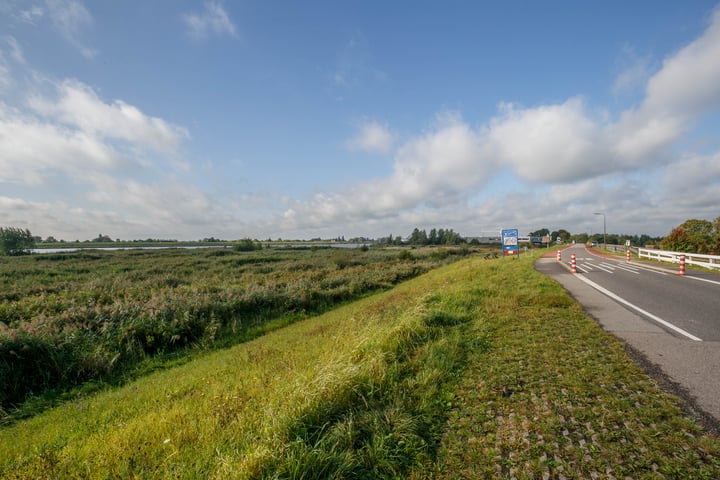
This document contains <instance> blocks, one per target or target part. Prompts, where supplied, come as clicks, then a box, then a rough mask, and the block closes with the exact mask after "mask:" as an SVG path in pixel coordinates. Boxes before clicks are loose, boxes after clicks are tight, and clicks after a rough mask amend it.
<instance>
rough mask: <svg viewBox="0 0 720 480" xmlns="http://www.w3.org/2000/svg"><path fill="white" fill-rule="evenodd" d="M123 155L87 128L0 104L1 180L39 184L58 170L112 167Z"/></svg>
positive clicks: (73, 171) (81, 170)
mask: <svg viewBox="0 0 720 480" xmlns="http://www.w3.org/2000/svg"><path fill="white" fill-rule="evenodd" d="M119 163H121V157H120V155H119V154H118V153H117V152H116V151H115V150H114V149H113V148H112V147H110V146H108V145H105V144H103V143H102V142H101V141H99V140H98V139H97V138H94V137H93V136H92V135H88V134H87V133H85V132H82V131H77V130H71V129H67V128H63V127H61V126H58V125H53V124H50V123H46V122H43V121H41V120H39V119H37V118H35V117H33V116H30V115H26V114H22V113H21V112H19V111H18V110H16V109H12V108H9V107H7V106H6V105H3V104H0V181H1V182H11V183H24V184H30V185H37V184H43V183H45V182H46V181H47V180H48V178H50V177H52V176H54V175H56V174H58V172H65V173H67V172H71V173H72V174H73V175H80V174H81V173H82V172H83V171H84V169H87V168H101V169H106V168H112V167H113V166H116V165H118V164H119Z"/></svg>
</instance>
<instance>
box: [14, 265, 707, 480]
mask: <svg viewBox="0 0 720 480" xmlns="http://www.w3.org/2000/svg"><path fill="white" fill-rule="evenodd" d="M264 253H265V252H263V254H264ZM307 253H308V255H311V254H318V255H320V254H324V255H326V256H327V255H330V254H332V253H333V252H327V251H325V252H307ZM368 253H372V254H373V255H390V257H389V258H390V259H392V258H393V256H395V257H397V256H398V253H397V252H396V251H395V252H392V251H391V252H384V253H377V252H374V253H373V252H368ZM360 254H361V253H360V252H350V253H348V254H347V255H348V257H347V258H345V259H344V260H339V261H340V262H341V263H345V262H346V261H347V262H350V263H353V262H356V261H357V262H359V261H358V260H355V258H356V257H355V255H360ZM413 255H414V256H415V257H419V256H420V254H419V253H416V252H414V253H413ZM438 256H442V255H438ZM325 258H328V261H331V260H330V259H329V257H325ZM338 258H340V257H338ZM390 261H391V262H394V261H396V262H398V263H402V262H400V261H399V260H397V259H395V260H390ZM403 261H404V262H408V264H409V265H411V264H413V262H422V261H421V260H418V259H417V258H416V259H415V260H412V259H407V258H405V260H403ZM308 262H309V261H308ZM181 263H182V262H181ZM309 263H310V262H309ZM359 263H360V262H359ZM381 263H383V264H384V262H381ZM356 266H357V267H358V268H360V265H356ZM266 267H267V265H266ZM189 268H190V269H191V270H192V269H193V266H190V267H189ZM328 268H329V267H328ZM347 268H352V267H350V265H347V264H346V265H345V266H344V267H343V268H342V269H341V270H345V269H347ZM201 270H202V269H201ZM307 271H311V269H308V270H307ZM268 274H269V273H268ZM409 276H411V275H408V277H409ZM355 277H356V276H355V275H353V276H352V278H355ZM395 281H396V282H397V281H399V279H396V280H395ZM175 288H177V286H176V287H175ZM306 315H307V318H304V319H297V321H295V322H294V323H291V324H288V325H287V326H285V327H283V328H278V329H275V330H274V331H271V332H268V333H266V334H265V335H262V336H260V337H258V338H255V339H254V340H250V341H247V342H244V343H241V344H237V345H234V346H228V347H227V348H223V349H216V350H213V351H206V352H202V351H199V352H196V353H195V354H194V355H192V357H191V360H190V361H188V362H185V363H183V364H180V365H177V366H175V367H172V368H165V369H162V370H158V371H156V372H154V373H150V374H147V375H143V376H141V377H139V378H137V379H135V380H133V381H128V382H127V383H126V384H124V385H120V386H117V387H113V388H107V389H105V390H103V391H99V392H94V393H86V394H80V395H78V396H77V397H76V398H73V399H72V400H68V401H67V402H65V403H64V404H63V405H60V406H58V407H55V408H51V409H48V410H46V411H45V412H43V413H40V414H37V415H35V416H34V417H33V418H29V419H25V420H20V421H15V422H13V423H12V424H11V425H8V426H5V427H2V428H0V445H2V446H3V448H2V449H0V469H1V470H0V476H3V477H5V478H134V477H135V478H218V479H219V478H296V479H300V478H308V479H309V478H353V479H355V478H415V479H420V478H448V479H450V478H468V479H470V478H518V479H530V478H561V477H565V478H692V479H695V478H708V479H713V478H720V461H719V460H718V459H719V458H720V439H718V437H716V436H714V435H712V434H708V433H706V432H703V431H702V430H701V429H700V427H698V425H697V424H695V423H694V422H693V421H692V420H691V419H689V418H686V417H685V416H684V415H683V413H682V411H681V409H680V408H679V403H678V400H677V399H675V398H674V397H671V396H668V395H666V394H664V393H662V392H661V391H660V390H659V389H658V388H657V386H656V385H655V384H654V383H653V382H652V381H651V380H650V379H649V378H648V377H647V376H646V375H645V374H644V373H643V372H642V371H640V370H639V368H638V367H637V366H636V365H635V364H634V363H633V362H631V361H630V360H629V359H628V357H627V355H626V353H625V351H624V349H623V346H622V345H621V344H620V343H619V342H618V341H616V340H615V339H614V338H613V337H612V336H611V335H609V334H607V333H605V332H604V331H603V330H602V329H600V328H599V327H598V326H597V324H596V323H595V322H594V321H592V320H591V319H589V318H588V317H586V316H585V315H584V314H583V312H582V310H581V308H580V307H579V306H578V305H576V304H575V303H574V302H573V301H572V300H571V299H570V298H569V296H568V295H567V294H566V292H565V291H564V290H562V288H560V287H559V286H558V285H557V284H555V283H554V282H552V281H551V280H549V279H548V278H546V277H544V276H542V275H540V274H538V273H537V272H535V271H534V270H533V268H532V262H531V259H530V258H527V257H526V258H522V259H519V260H509V259H508V260H502V259H496V260H484V259H482V257H481V256H480V255H474V256H471V257H469V258H466V259H464V260H461V261H459V262H456V263H453V264H451V265H446V266H443V267H440V268H436V269H433V270H431V271H429V272H428V273H425V274H423V275H420V276H417V277H416V278H413V279H409V280H407V281H403V282H402V283H400V284H398V285H396V286H395V287H393V288H391V289H389V290H387V291H384V292H381V293H375V294H372V295H366V296H364V298H362V299H360V300H357V301H352V302H345V303H344V304H343V305H341V306H339V307H337V308H332V309H330V310H329V311H327V312H326V313H323V314H318V315H314V314H306Z"/></svg>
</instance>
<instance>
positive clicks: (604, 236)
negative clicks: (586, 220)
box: [593, 213, 607, 248]
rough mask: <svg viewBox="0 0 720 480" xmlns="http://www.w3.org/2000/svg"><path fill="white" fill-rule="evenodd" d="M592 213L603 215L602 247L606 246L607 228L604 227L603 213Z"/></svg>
mask: <svg viewBox="0 0 720 480" xmlns="http://www.w3.org/2000/svg"><path fill="white" fill-rule="evenodd" d="M593 215H602V217H603V248H607V230H606V229H605V214H604V213H594V214H593Z"/></svg>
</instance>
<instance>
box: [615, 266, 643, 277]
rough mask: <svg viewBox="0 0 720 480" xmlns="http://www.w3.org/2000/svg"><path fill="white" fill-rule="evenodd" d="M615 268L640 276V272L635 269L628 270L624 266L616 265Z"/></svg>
mask: <svg viewBox="0 0 720 480" xmlns="http://www.w3.org/2000/svg"><path fill="white" fill-rule="evenodd" d="M617 268H619V269H620V270H625V271H626V272H630V273H634V274H635V275H640V272H639V271H638V270H637V269H635V268H628V267H626V266H624V265H618V266H617Z"/></svg>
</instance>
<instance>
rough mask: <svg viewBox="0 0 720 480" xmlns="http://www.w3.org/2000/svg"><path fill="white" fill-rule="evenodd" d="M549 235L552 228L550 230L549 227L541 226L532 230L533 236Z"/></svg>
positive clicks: (531, 234)
mask: <svg viewBox="0 0 720 480" xmlns="http://www.w3.org/2000/svg"><path fill="white" fill-rule="evenodd" d="M547 235H550V230H548V229H547V228H541V229H540V230H535V231H534V232H530V236H531V237H545V236H547Z"/></svg>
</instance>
